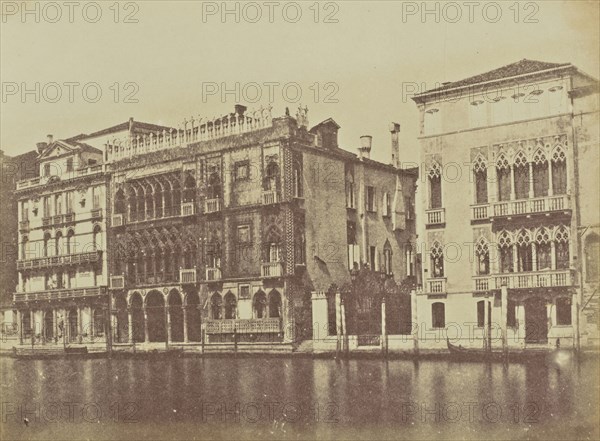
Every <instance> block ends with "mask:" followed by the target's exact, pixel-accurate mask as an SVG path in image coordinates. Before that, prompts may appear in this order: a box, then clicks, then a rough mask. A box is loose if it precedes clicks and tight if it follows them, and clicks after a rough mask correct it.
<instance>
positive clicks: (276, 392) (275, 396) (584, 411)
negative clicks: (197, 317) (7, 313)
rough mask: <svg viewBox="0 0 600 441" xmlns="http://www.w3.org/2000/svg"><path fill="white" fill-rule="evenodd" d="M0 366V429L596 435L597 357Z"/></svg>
mask: <svg viewBox="0 0 600 441" xmlns="http://www.w3.org/2000/svg"><path fill="white" fill-rule="evenodd" d="M0 364H1V365H2V372H3V374H4V376H3V384H2V397H3V400H2V401H3V405H2V406H3V407H2V413H3V429H2V432H3V433H2V438H3V439H24V438H27V439H47V438H49V437H52V438H54V439H84V438H86V439H115V440H116V439H141V438H142V437H144V439H161V438H162V439H165V438H167V437H171V438H173V437H175V438H180V439H194V437H195V438H196V439H198V437H200V436H201V437H202V438H203V439H206V438H223V437H224V436H225V435H224V434H225V432H224V429H225V428H226V429H227V430H228V432H227V438H231V437H232V436H234V437H236V438H246V439H247V438H256V437H262V438H263V439H264V438H267V439H281V438H288V437H289V438H299V439H303V438H308V439H312V438H315V437H319V438H326V439H327V438H336V439H340V438H344V439H348V438H365V437H368V438H370V439H415V438H427V437H428V436H433V434H436V435H437V436H439V437H441V438H444V439H447V438H460V439H481V438H482V437H484V436H485V437H493V436H503V439H512V438H524V437H526V438H529V439H537V438H540V439H548V436H551V437H552V438H560V437H570V438H571V439H575V438H577V439H579V438H580V437H590V439H592V438H594V437H597V436H598V432H597V421H598V410H597V406H596V403H597V398H598V362H597V361H596V360H583V361H579V362H578V361H576V360H573V359H571V358H569V357H563V358H562V359H560V358H559V359H557V360H546V361H545V362H536V363H530V364H515V365H510V366H508V367H507V368H503V366H502V365H501V364H480V363H455V362H449V361H420V362H413V361H399V360H393V361H382V360H344V361H338V362H336V361H334V360H313V359H310V358H261V359H259V358H208V359H201V358H185V359H173V360H154V361H149V360H143V359H119V360H116V359H113V360H108V359H96V360H37V361H26V362H25V361H18V360H13V359H8V358H2V359H0ZM24 418H28V420H29V424H28V425H25V424H23V419H24ZM232 433H233V435H232Z"/></svg>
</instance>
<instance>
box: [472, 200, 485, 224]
mask: <svg viewBox="0 0 600 441" xmlns="http://www.w3.org/2000/svg"><path fill="white" fill-rule="evenodd" d="M488 208H489V205H488V204H482V205H471V219H472V220H484V219H488Z"/></svg>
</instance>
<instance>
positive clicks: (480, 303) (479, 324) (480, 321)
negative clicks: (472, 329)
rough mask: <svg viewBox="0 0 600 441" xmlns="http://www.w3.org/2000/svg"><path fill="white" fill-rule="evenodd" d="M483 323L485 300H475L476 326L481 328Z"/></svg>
mask: <svg viewBox="0 0 600 441" xmlns="http://www.w3.org/2000/svg"><path fill="white" fill-rule="evenodd" d="M484 325H485V300H480V301H478V302H477V327H479V328H483V326H484Z"/></svg>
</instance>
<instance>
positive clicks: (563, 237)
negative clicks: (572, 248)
mask: <svg viewBox="0 0 600 441" xmlns="http://www.w3.org/2000/svg"><path fill="white" fill-rule="evenodd" d="M554 242H555V249H556V269H558V270H565V269H569V266H570V255H569V229H568V228H566V227H565V226H564V225H561V226H560V227H558V228H557V230H556V232H555V233H554Z"/></svg>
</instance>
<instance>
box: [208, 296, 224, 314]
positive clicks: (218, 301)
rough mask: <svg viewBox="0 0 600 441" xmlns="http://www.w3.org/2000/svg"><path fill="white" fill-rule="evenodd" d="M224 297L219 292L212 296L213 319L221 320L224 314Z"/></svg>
mask: <svg viewBox="0 0 600 441" xmlns="http://www.w3.org/2000/svg"><path fill="white" fill-rule="evenodd" d="M222 308H223V298H222V297H221V294H219V293H218V292H216V293H214V294H213V295H212V297H211V298H210V316H211V318H212V319H213V320H220V319H222V318H223V315H222Z"/></svg>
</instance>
